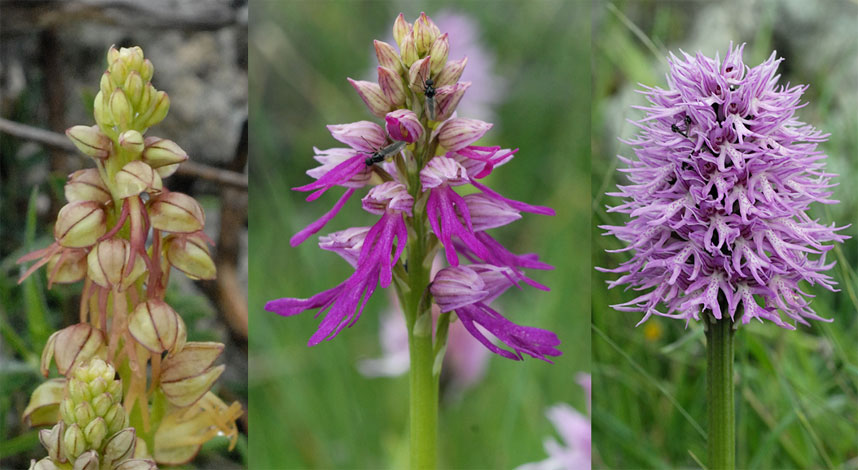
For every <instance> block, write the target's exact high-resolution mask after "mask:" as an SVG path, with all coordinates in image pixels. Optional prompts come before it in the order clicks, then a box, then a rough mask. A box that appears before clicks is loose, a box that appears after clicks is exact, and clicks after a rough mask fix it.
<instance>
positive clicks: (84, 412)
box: [74, 401, 95, 426]
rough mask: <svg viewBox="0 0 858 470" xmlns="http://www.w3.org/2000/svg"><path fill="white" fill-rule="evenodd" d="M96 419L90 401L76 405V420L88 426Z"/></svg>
mask: <svg viewBox="0 0 858 470" xmlns="http://www.w3.org/2000/svg"><path fill="white" fill-rule="evenodd" d="M93 419H95V410H94V409H93V408H92V405H91V404H90V403H89V402H88V401H83V402H80V403H78V404H77V405H75V407H74V422H75V423H77V424H79V425H81V426H86V425H88V424H89V423H90V421H92V420H93Z"/></svg>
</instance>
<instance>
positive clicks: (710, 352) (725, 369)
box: [706, 318, 736, 470]
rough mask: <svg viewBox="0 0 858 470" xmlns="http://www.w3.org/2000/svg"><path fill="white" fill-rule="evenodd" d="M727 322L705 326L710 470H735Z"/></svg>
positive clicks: (731, 335)
mask: <svg viewBox="0 0 858 470" xmlns="http://www.w3.org/2000/svg"><path fill="white" fill-rule="evenodd" d="M735 335H736V330H735V328H734V327H733V322H732V321H730V320H727V319H722V320H716V319H714V318H713V319H710V320H709V321H708V322H707V324H706V399H707V401H708V405H707V411H708V414H709V422H708V426H709V429H708V431H709V432H708V442H707V447H708V454H707V457H708V461H709V466H708V468H709V469H710V470H733V469H735V468H736V413H735V401H734V396H733V390H734V389H735V387H734V386H733V339H734V337H735Z"/></svg>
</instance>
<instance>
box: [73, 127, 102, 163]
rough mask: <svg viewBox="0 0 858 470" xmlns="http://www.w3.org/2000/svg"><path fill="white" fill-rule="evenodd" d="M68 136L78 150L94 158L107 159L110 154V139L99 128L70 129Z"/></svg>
mask: <svg viewBox="0 0 858 470" xmlns="http://www.w3.org/2000/svg"><path fill="white" fill-rule="evenodd" d="M66 136H68V138H69V140H71V141H72V143H73V144H74V146H75V147H77V149H78V150H80V151H81V152H83V153H84V154H85V155H88V156H90V157H92V158H107V156H108V155H109V154H110V146H111V141H110V138H109V137H107V136H106V135H104V133H102V132H101V130H100V129H99V128H98V126H73V127H69V128H68V129H66Z"/></svg>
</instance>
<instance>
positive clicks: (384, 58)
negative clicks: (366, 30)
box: [372, 41, 403, 75]
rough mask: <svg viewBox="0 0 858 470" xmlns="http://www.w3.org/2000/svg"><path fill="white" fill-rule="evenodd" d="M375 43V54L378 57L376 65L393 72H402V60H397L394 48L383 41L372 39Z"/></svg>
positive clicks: (397, 55) (397, 56)
mask: <svg viewBox="0 0 858 470" xmlns="http://www.w3.org/2000/svg"><path fill="white" fill-rule="evenodd" d="M372 43H373V44H374V45H375V56H376V57H377V58H378V65H380V66H382V67H385V68H388V69H390V70H392V71H393V72H394V73H395V74H397V75H399V74H400V73H402V70H403V69H402V62H401V61H400V60H399V54H397V53H396V49H394V48H393V46H391V45H390V44H388V43H386V42H384V41H373V42H372Z"/></svg>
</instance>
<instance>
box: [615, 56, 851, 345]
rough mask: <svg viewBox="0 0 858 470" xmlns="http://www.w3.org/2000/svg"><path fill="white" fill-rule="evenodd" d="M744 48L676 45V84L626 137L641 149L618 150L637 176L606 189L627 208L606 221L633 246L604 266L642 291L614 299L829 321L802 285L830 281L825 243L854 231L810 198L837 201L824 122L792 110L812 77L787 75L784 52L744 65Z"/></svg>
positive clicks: (667, 311) (688, 311)
mask: <svg viewBox="0 0 858 470" xmlns="http://www.w3.org/2000/svg"><path fill="white" fill-rule="evenodd" d="M743 48H744V45H742V46H739V47H735V48H734V47H732V45H731V47H730V50H729V51H728V53H727V55H726V56H725V58H724V60H723V61H721V60H719V58H718V57H716V58H715V59H714V60H713V59H710V58H708V57H706V56H704V55H702V54H700V53H698V54H697V55H695V56H692V55H690V54H686V53H682V57H681V58H680V57H676V56H674V55H671V57H670V65H671V71H670V74H669V75H668V88H667V89H661V88H647V89H646V90H645V92H644V94H645V95H646V96H647V98H648V100H649V102H650V104H649V106H644V107H640V109H641V110H643V111H644V112H646V116H645V117H644V118H643V119H641V120H640V121H638V122H636V123H635V124H636V125H637V126H638V127H639V128H640V129H641V131H640V135H639V136H638V137H636V138H635V139H633V140H630V141H628V142H626V143H628V144H630V145H632V146H633V147H634V150H635V154H636V157H637V158H636V159H629V158H622V161H623V163H625V164H626V165H627V168H626V169H624V170H623V171H624V172H625V173H626V174H627V175H628V178H629V180H630V182H631V184H629V185H621V186H618V191H616V192H614V193H609V195H611V196H616V197H620V198H623V201H622V202H621V203H620V204H619V205H617V206H615V207H612V208H609V212H619V213H623V214H628V215H629V217H630V220H629V221H628V222H627V223H626V224H625V225H619V226H603V227H602V228H603V229H605V230H607V232H608V233H609V234H611V235H614V236H616V237H617V238H618V239H619V240H621V241H623V242H625V243H627V246H626V247H625V248H623V249H621V250H616V251H628V252H631V253H632V256H631V258H630V259H629V260H628V261H626V262H624V263H622V264H621V265H620V266H619V267H617V268H613V269H602V268H600V269H601V270H602V271H605V272H611V273H615V274H619V275H620V277H619V278H618V279H616V280H614V281H612V282H610V283H609V286H610V287H615V286H619V285H627V286H629V287H631V288H633V289H634V290H637V291H643V293H642V294H640V295H639V296H637V297H636V298H634V299H632V300H630V301H627V302H625V303H622V304H619V305H615V306H614V308H616V309H617V310H621V311H637V312H643V313H644V316H643V319H642V320H641V322H643V321H646V320H647V319H648V318H650V316H652V315H660V316H665V317H670V318H679V319H683V320H685V321H686V322H688V321H691V320H700V319H701V313H703V312H708V313H711V315H712V316H713V317H714V318H715V319H719V320H720V319H722V318H727V317H729V318H730V319H731V320H738V316H740V317H741V322H742V323H743V324H744V323H748V322H749V321H751V320H752V319H758V320H760V321H762V320H768V321H771V322H772V323H774V324H776V325H778V326H780V327H783V328H788V329H793V328H795V325H794V324H795V323H800V324H808V322H807V320H822V321H830V320H826V319H824V318H822V317H820V316H819V315H817V314H816V313H815V312H814V311H813V309H812V308H811V307H810V303H809V301H808V300H807V299H806V297H808V296H809V294H807V293H805V292H802V291H801V290H800V289H799V283H800V282H801V281H806V282H808V283H809V284H811V285H813V284H819V285H821V286H822V287H823V288H826V289H829V290H835V289H834V285H835V282H834V281H833V280H832V278H831V277H830V276H829V275H827V274H826V271H828V270H829V269H831V267H832V266H833V265H834V263H833V262H832V263H829V262H827V261H826V254H827V252H828V251H829V250H831V249H832V247H833V246H832V245H831V244H830V243H832V242H834V243H836V242H842V241H844V240H845V239H847V238H848V237H846V236H844V235H841V234H839V233H837V232H838V231H839V230H842V229H843V228H845V227H839V228H837V227H835V226H834V225H833V224H832V225H823V224H821V223H819V222H818V221H817V220H814V219H812V218H811V217H810V216H808V215H807V210H808V209H809V207H810V205H811V203H813V202H819V203H823V204H833V203H835V202H837V201H834V200H832V199H830V196H831V188H832V187H833V186H834V184H832V183H831V182H830V178H831V177H832V176H834V175H832V174H830V173H826V172H825V171H824V163H823V161H824V159H825V158H826V157H825V155H824V154H823V153H822V151H821V150H819V149H818V148H817V145H818V144H819V143H821V142H824V141H825V140H826V138H827V134H822V133H821V132H819V131H817V130H816V129H814V128H813V127H811V126H809V125H806V124H804V123H802V122H800V121H799V120H798V119H797V118H796V116H795V113H796V110H797V109H798V108H800V107H801V106H802V104H800V100H801V95H802V93H803V92H804V91H805V89H806V88H807V87H805V86H793V87H790V86H789V85H786V86H784V85H779V84H778V79H779V75H777V67H778V64H779V63H780V61H781V59H777V58H776V55H775V54H774V53H773V54H772V55H771V56H770V57H769V58H768V60H766V61H765V62H763V63H762V64H760V65H758V66H756V67H749V66H747V65H745V63H744V62H743V60H742V50H743ZM758 300H762V301H763V303H762V304H760V303H759V302H758ZM740 305H741V306H742V310H741V311H739V306H740ZM737 312H740V313H739V314H737ZM782 315H784V316H785V317H786V319H788V320H792V322H787V321H784V318H782Z"/></svg>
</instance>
